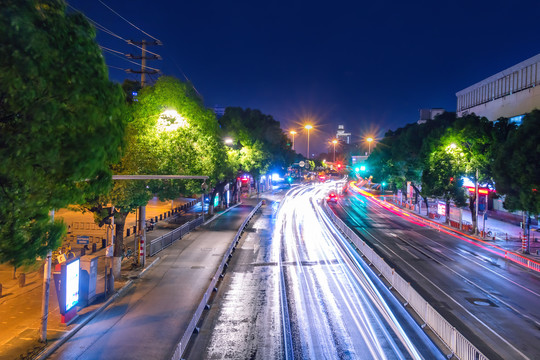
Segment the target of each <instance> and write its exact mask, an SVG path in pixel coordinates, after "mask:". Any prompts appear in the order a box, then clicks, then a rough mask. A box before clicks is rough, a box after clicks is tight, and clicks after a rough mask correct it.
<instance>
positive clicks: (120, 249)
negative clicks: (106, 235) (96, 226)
mask: <svg viewBox="0 0 540 360" xmlns="http://www.w3.org/2000/svg"><path fill="white" fill-rule="evenodd" d="M127 216H128V213H124V212H118V213H116V214H115V216H114V224H115V234H114V237H115V238H114V254H113V264H112V269H113V275H114V278H115V279H120V270H121V267H122V256H123V254H124V227H125V224H126V218H127Z"/></svg>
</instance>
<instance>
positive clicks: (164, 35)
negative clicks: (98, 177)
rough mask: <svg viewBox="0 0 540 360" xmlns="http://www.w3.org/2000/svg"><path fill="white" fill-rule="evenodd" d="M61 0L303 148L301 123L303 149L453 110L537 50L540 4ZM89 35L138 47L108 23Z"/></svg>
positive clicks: (119, 62)
mask: <svg viewBox="0 0 540 360" xmlns="http://www.w3.org/2000/svg"><path fill="white" fill-rule="evenodd" d="M68 3H69V4H70V5H72V6H73V7H74V8H77V9H78V10H80V11H81V12H83V13H84V14H85V15H87V16H88V17H89V18H90V19H92V20H93V21H95V22H97V23H99V24H100V25H102V26H105V27H106V28H107V29H108V30H110V31H111V32H113V33H114V34H115V35H117V36H120V37H121V38H123V39H132V40H138V41H140V40H141V39H143V38H144V39H147V40H152V38H151V37H149V36H148V35H150V36H152V37H155V38H157V39H159V40H160V41H162V42H163V46H155V47H149V48H148V49H149V50H150V51H153V52H156V53H158V54H160V55H161V56H162V57H163V60H161V61H149V62H148V65H149V66H151V67H156V68H159V69H161V70H162V73H163V74H164V75H172V76H175V77H178V78H180V79H183V80H185V78H187V79H189V80H190V81H191V82H192V83H193V84H194V86H195V88H196V89H197V91H198V92H199V93H200V94H201V95H202V97H203V98H204V101H205V105H206V106H207V107H213V106H214V105H219V106H223V107H227V106H240V107H243V108H254V109H260V110H261V111H262V112H264V113H266V114H269V115H272V116H273V117H274V118H275V119H276V120H278V121H280V123H281V126H282V128H283V129H284V130H286V131H288V130H291V129H295V130H296V131H298V132H299V134H297V135H296V137H295V148H296V150H297V151H298V152H302V153H303V154H304V155H305V153H306V145H307V144H306V139H305V138H306V136H305V135H304V133H303V132H302V131H299V130H301V127H302V125H303V124H304V123H306V122H307V121H311V122H312V123H313V125H314V126H315V129H314V130H312V131H311V133H310V149H311V152H316V153H319V152H325V151H327V150H328V148H329V147H327V146H326V144H327V143H328V141H330V140H331V138H332V137H333V136H335V132H336V130H337V125H338V124H344V125H345V126H346V129H347V130H348V131H349V132H351V133H352V134H353V138H352V139H351V140H352V142H356V141H360V140H361V139H362V138H365V137H367V136H370V135H371V136H374V137H376V138H381V137H382V136H383V135H384V133H385V132H386V131H388V130H389V129H392V130H395V129H396V128H398V127H401V126H404V125H405V124H407V123H412V122H415V121H417V120H418V118H419V109H421V108H444V109H446V110H448V111H455V109H456V97H455V93H456V92H457V91H459V90H462V89H464V88H466V87H468V86H470V85H472V84H474V83H475V82H477V81H480V80H482V79H484V78H486V77H488V76H490V75H492V74H494V73H497V72H499V71H502V70H504V69H506V68H507V67H509V66H512V65H514V64H516V63H518V62H520V61H523V60H525V59H527V58H529V57H531V56H534V55H536V54H538V53H540V46H539V45H538V39H537V37H538V27H537V23H538V20H537V14H538V13H539V10H540V2H538V1H532V0H527V1H524V0H523V1H519V0H518V1H514V2H512V3H509V2H503V1H474V2H471V1H454V2H436V1H413V2H401V1H387V2H379V3H375V2H369V3H363V2H358V1H338V2H333V3H329V2H327V1H325V2H323V1H309V2H307V1H305V2H303V1H276V2H261V3H257V2H253V1H234V2H223V1H206V2H198V1H193V2H185V3H184V2H170V1H163V0H155V1H152V2H150V3H149V2H146V1H142V0H131V1H123V0H122V1H114V2H113V1H111V0H107V1H105V0H85V1H83V0H72V1H69V2H68ZM104 4H106V5H107V6H109V7H110V8H112V9H113V10H114V11H116V12H117V13H118V14H120V15H121V16H122V17H124V18H125V19H127V20H129V21H130V22H132V23H133V24H134V25H136V26H137V27H139V28H140V29H142V30H143V31H144V32H146V33H147V35H145V34H144V33H142V32H140V31H139V30H137V29H136V28H135V27H133V26H131V25H130V24H128V23H127V22H125V21H124V20H122V19H121V18H120V17H119V16H118V15H116V14H114V13H113V12H112V11H110V10H109V9H108V8H107V7H106V6H105V5H104ZM97 40H98V43H99V44H100V45H101V46H104V47H106V48H108V49H111V50H114V51H118V52H120V53H132V54H134V55H140V50H139V49H137V48H135V47H132V46H130V45H128V44H126V43H125V41H123V40H121V39H119V38H118V37H115V36H114V35H111V34H108V33H106V32H104V31H98V36H97ZM104 55H105V59H106V63H107V65H109V66H110V67H109V73H110V78H111V79H112V80H115V81H119V82H121V81H123V80H124V79H125V78H129V79H139V76H137V75H135V74H126V73H125V72H124V71H122V70H119V69H117V68H120V69H125V68H133V69H137V65H136V64H133V63H129V62H128V61H127V59H125V58H123V56H122V55H120V54H118V53H114V54H112V53H111V52H110V51H105V52H104ZM132 61H136V60H132ZM184 76H185V77H184Z"/></svg>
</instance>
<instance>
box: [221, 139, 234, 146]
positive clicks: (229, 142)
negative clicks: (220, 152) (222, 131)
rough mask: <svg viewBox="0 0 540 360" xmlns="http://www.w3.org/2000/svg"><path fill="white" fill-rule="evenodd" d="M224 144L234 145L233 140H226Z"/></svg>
mask: <svg viewBox="0 0 540 360" xmlns="http://www.w3.org/2000/svg"><path fill="white" fill-rule="evenodd" d="M223 142H224V143H225V145H232V144H233V139H231V138H225V139H223Z"/></svg>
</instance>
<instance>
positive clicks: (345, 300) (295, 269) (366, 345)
mask: <svg viewBox="0 0 540 360" xmlns="http://www.w3.org/2000/svg"><path fill="white" fill-rule="evenodd" d="M327 191H329V188H328V187H327V186H316V187H313V186H311V187H297V188H294V189H293V190H291V191H289V193H288V195H287V196H286V197H285V199H284V201H283V202H282V204H281V206H280V209H279V212H280V214H279V215H278V217H277V219H278V220H277V221H276V228H275V231H274V242H276V243H278V241H277V240H278V239H277V237H279V239H280V240H279V243H280V244H281V246H282V249H281V251H280V253H281V254H282V255H281V256H283V259H281V260H280V271H281V272H282V274H283V277H284V278H285V279H286V281H284V284H286V286H287V289H286V291H287V296H286V299H287V301H288V304H287V305H286V306H282V308H283V307H286V308H288V310H289V318H290V321H291V330H292V333H293V341H292V342H293V347H294V356H295V358H350V357H352V358H358V357H361V358H366V357H367V358H372V359H381V360H382V359H421V358H438V357H440V358H441V359H442V358H443V356H442V354H441V353H440V352H439V350H437V349H435V347H434V345H433V344H432V343H431V341H430V340H429V339H428V338H427V336H426V335H425V334H424V333H423V332H422V330H421V329H420V327H419V326H418V325H417V324H416V323H415V322H414V321H413V320H412V318H410V315H408V314H407V313H406V311H405V310H404V309H403V307H402V305H401V304H399V302H398V301H397V300H396V299H395V298H393V295H391V294H390V293H389V291H388V290H387V289H386V288H385V287H384V284H382V283H378V285H375V283H373V281H374V280H373V279H370V278H369V275H368V274H367V273H366V272H365V270H364V269H363V268H362V266H361V265H360V263H361V262H362V260H361V258H360V257H359V256H358V254H355V255H353V254H352V252H353V251H354V250H353V249H347V246H349V247H350V245H347V244H348V243H347V241H346V239H345V238H343V236H341V235H340V233H339V231H338V230H337V229H336V228H335V226H334V225H333V224H332V223H331V222H330V221H329V219H328V218H327V216H326V214H324V213H322V212H321V211H320V209H318V206H317V203H316V201H318V200H319V199H321V198H323V195H325V192H327ZM274 251H275V250H274ZM364 266H366V265H365V264H364ZM368 271H371V270H368ZM371 276H372V277H373V278H374V279H376V280H375V281H377V282H380V280H378V279H377V277H376V276H375V275H374V274H371ZM377 286H379V287H381V288H382V289H383V290H384V291H387V292H388V294H387V295H386V296H388V295H390V297H391V298H392V300H393V301H394V304H393V305H390V304H389V303H387V301H388V298H387V297H385V296H383V295H382V294H381V293H380V290H379V289H377ZM396 308H399V309H401V310H400V311H403V312H404V313H405V314H406V316H408V317H409V318H410V319H409V320H410V322H411V323H409V324H408V325H407V326H408V329H410V327H411V326H412V327H414V328H416V329H417V330H418V332H419V333H421V334H422V335H423V337H424V340H425V341H427V342H428V343H429V345H426V344H423V345H422V346H423V347H424V348H423V351H424V352H426V351H427V352H429V356H427V357H426V356H423V355H421V352H420V351H419V350H418V349H417V347H416V346H415V344H414V343H413V341H412V340H411V339H410V337H409V335H408V334H407V332H406V330H405V329H404V328H403V326H402V325H401V324H400V323H399V320H398V317H396V314H395V313H394V311H396ZM399 318H400V319H403V318H404V315H403V314H400V315H399ZM401 321H403V320H401ZM284 328H285V327H284ZM416 341H418V336H417V337H416ZM426 348H429V350H426ZM434 349H435V350H434Z"/></svg>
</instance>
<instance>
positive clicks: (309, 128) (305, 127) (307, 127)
mask: <svg viewBox="0 0 540 360" xmlns="http://www.w3.org/2000/svg"><path fill="white" fill-rule="evenodd" d="M304 129H306V130H307V158H308V160H309V130H311V129H313V126H311V125H310V124H307V125H306V126H304Z"/></svg>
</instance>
